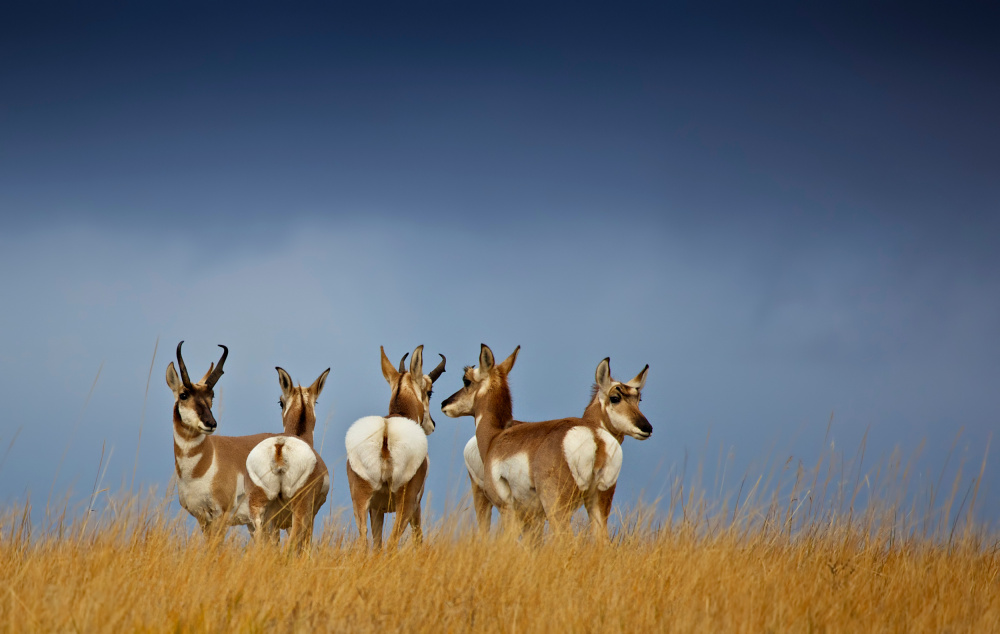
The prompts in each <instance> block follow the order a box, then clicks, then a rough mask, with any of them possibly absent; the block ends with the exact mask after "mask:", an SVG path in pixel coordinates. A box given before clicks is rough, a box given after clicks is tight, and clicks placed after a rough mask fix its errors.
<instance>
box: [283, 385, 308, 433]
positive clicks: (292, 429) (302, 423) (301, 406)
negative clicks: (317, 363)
mask: <svg viewBox="0 0 1000 634" xmlns="http://www.w3.org/2000/svg"><path fill="white" fill-rule="evenodd" d="M291 401H292V402H290V403H288V405H287V406H286V408H285V413H284V415H283V416H282V421H281V422H282V424H283V425H284V428H285V434H286V435H288V436H298V437H299V438H301V439H302V440H304V441H305V442H307V443H309V446H310V447H311V446H312V445H313V432H314V431H315V429H316V408H315V406H313V405H312V403H311V402H310V401H308V400H307V399H306V398H305V396H304V395H303V393H302V388H301V387H300V388H298V390H297V394H296V396H295V398H293V399H291Z"/></svg>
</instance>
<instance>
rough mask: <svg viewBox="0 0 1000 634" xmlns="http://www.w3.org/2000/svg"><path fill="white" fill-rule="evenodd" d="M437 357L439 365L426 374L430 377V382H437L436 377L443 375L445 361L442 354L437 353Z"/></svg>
mask: <svg viewBox="0 0 1000 634" xmlns="http://www.w3.org/2000/svg"><path fill="white" fill-rule="evenodd" d="M438 356H439V357H441V363H439V364H437V367H436V368H434V369H433V370H431V371H430V372H428V373H427V376H429V377H431V382H434V381H437V380H438V377H439V376H441V375H442V374H444V362H445V361H446V359H445V358H444V355H443V354H440V353H438Z"/></svg>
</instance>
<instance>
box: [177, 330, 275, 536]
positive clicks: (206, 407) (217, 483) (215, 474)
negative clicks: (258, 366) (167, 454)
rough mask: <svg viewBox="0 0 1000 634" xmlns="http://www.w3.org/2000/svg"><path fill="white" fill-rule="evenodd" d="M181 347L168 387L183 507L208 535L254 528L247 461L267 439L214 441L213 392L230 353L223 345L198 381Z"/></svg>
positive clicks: (221, 438) (256, 436) (223, 438)
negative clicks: (241, 526)
mask: <svg viewBox="0 0 1000 634" xmlns="http://www.w3.org/2000/svg"><path fill="white" fill-rule="evenodd" d="M183 343H184V342H183V341H181V342H180V343H178V344H177V366H178V368H179V369H180V375H179V376H178V373H177V370H175V369H174V363H173V361H171V362H170V364H169V365H168V366H167V386H168V387H170V390H171V391H172V392H173V393H174V466H175V468H176V471H177V496H178V498H179V500H180V503H181V506H182V507H184V509H185V510H187V512H188V513H190V514H191V515H193V516H194V518H195V519H196V520H198V523H199V524H200V525H201V528H202V530H203V531H204V532H205V534H206V535H208V534H210V533H212V532H214V531H218V532H225V529H226V528H227V527H229V526H233V525H238V524H244V525H247V526H249V525H250V513H249V504H248V502H249V499H248V493H249V491H250V490H251V489H252V488H254V484H253V483H252V482H251V481H250V476H249V474H248V473H247V465H246V462H247V455H248V454H249V453H250V450H251V449H253V448H254V446H256V445H257V443H259V442H261V441H262V440H264V439H265V438H268V437H270V436H273V435H274V434H254V435H252V436H215V435H213V434H214V433H215V430H216V427H217V426H218V424H217V423H216V421H215V416H214V415H213V414H212V399H213V398H214V397H215V392H214V390H213V388H214V387H215V384H216V383H217V382H218V381H219V378H220V377H221V376H222V373H223V371H222V367H223V365H225V363H226V357H228V356H229V349H228V348H226V346H223V345H220V346H219V347H220V348H222V357H221V358H220V359H219V363H218V365H216V364H214V363H213V364H212V365H211V366H209V368H208V372H206V373H205V376H203V377H202V378H201V380H200V381H198V382H197V383H194V382H193V381H191V378H190V377H189V376H188V371H187V367H186V366H185V365H184V358H183V357H182V356H181V345H183Z"/></svg>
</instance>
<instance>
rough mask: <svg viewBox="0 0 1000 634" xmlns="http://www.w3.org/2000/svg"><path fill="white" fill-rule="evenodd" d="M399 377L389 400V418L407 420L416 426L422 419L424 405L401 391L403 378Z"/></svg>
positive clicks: (410, 394) (408, 392)
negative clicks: (398, 417) (395, 417)
mask: <svg viewBox="0 0 1000 634" xmlns="http://www.w3.org/2000/svg"><path fill="white" fill-rule="evenodd" d="M405 376H406V375H400V376H399V379H398V380H397V381H396V385H395V386H394V388H393V390H392V397H391V398H390V399H389V416H390V417H391V416H402V417H403V418H409V419H410V420H412V421H414V422H415V423H417V424H418V425H419V424H420V423H421V421H423V419H424V404H423V403H421V402H419V401H418V400H417V399H416V398H415V396H414V395H413V394H412V393H410V391H405V392H404V390H403V378H404V377H405Z"/></svg>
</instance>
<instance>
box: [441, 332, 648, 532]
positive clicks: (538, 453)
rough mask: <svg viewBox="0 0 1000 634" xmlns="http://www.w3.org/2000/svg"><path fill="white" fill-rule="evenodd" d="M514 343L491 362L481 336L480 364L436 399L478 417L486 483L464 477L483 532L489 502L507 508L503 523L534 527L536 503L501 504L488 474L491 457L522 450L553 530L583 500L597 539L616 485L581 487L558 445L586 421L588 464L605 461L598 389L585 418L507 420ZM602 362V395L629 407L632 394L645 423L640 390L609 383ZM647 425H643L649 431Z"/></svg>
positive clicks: (605, 423)
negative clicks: (593, 447)
mask: <svg viewBox="0 0 1000 634" xmlns="http://www.w3.org/2000/svg"><path fill="white" fill-rule="evenodd" d="M519 349H520V348H518V349H517V350H515V351H514V353H513V354H511V356H510V357H508V358H507V359H506V360H505V361H504V362H503V363H501V364H499V365H494V363H493V354H492V351H490V350H489V348H488V347H487V346H486V345H485V344H484V345H483V346H482V350H481V352H480V366H479V367H478V368H471V367H470V368H466V370H465V375H464V377H463V383H464V387H463V389H462V390H459V392H456V394H455V395H453V396H452V397H450V398H449V399H447V400H446V401H445V402H444V403H443V404H442V410H443V411H444V412H445V413H446V414H448V415H449V416H461V415H473V416H474V417H475V418H476V442H477V445H478V447H479V450H480V455H481V456H482V458H483V464H484V467H485V468H484V472H485V474H486V477H484V479H483V482H484V485H485V487H484V489H480V487H478V486H477V485H476V482H475V480H474V479H473V478H472V477H471V475H470V482H471V483H472V489H473V503H474V505H475V510H476V517H477V521H478V522H479V526H480V530H481V531H484V532H488V530H489V523H490V515H491V514H492V509H491V506H494V505H496V506H498V508H501V515H507V516H508V517H506V518H505V523H508V524H510V523H514V524H518V525H519V528H523V527H524V525H525V524H528V525H529V527H532V528H533V529H534V530H538V523H539V519H540V518H539V517H538V516H539V514H538V509H530V508H505V507H504V506H503V505H502V504H498V503H499V502H501V500H502V499H503V498H502V496H501V495H499V493H498V492H497V490H496V489H495V482H494V480H493V477H491V476H490V475H489V474H491V469H492V465H493V464H494V463H496V462H498V461H501V460H504V459H508V458H511V457H513V456H516V455H517V454H522V453H523V454H526V455H527V457H528V460H529V465H530V471H531V476H532V483H533V485H534V488H535V490H536V491H537V492H538V496H539V498H540V501H541V505H542V511H543V513H544V516H545V518H546V519H548V520H549V523H550V525H551V526H552V528H553V530H556V531H566V530H568V525H569V518H570V516H571V515H572V513H573V511H574V510H575V509H577V508H579V507H580V506H581V505H583V506H584V507H585V508H586V509H587V513H588V515H589V516H590V518H591V530H592V532H593V534H594V535H595V536H596V537H599V538H601V539H607V518H608V515H609V513H610V508H611V502H612V499H613V497H614V488H615V487H614V485H612V486H611V487H610V488H609V489H608V490H606V491H601V490H600V489H599V488H597V487H596V486H591V487H590V488H589V489H588V490H585V491H581V490H580V488H579V486H578V485H577V483H576V482H575V480H574V478H573V476H572V474H571V472H570V468H569V465H568V463H567V461H566V457H565V453H564V441H565V439H566V436H567V434H568V433H569V432H570V430H572V429H573V428H575V427H585V428H589V429H591V430H592V431H593V432H594V440H595V442H596V444H597V446H598V451H597V454H596V456H595V464H594V471H595V472H597V471H599V470H600V469H601V468H602V467H603V466H604V460H605V459H606V455H607V454H606V452H605V451H602V450H601V449H602V447H606V445H605V443H606V442H607V437H602V436H601V435H600V434H598V433H596V430H598V429H605V428H606V427H611V424H610V421H609V420H608V416H607V415H606V413H605V412H604V409H603V408H602V402H601V399H600V398H599V396H601V393H602V392H601V390H600V389H598V390H595V392H594V394H593V395H592V398H591V404H589V405H588V407H587V409H586V410H585V412H584V418H564V419H558V420H552V421H543V422H538V423H529V424H525V423H523V422H522V421H516V420H513V419H512V418H511V399H510V390H509V387H508V384H507V374H508V373H509V371H510V368H511V367H513V364H514V361H515V360H516V358H517V353H518V350H519ZM607 364H608V360H607V359H605V360H604V361H602V362H601V364H600V365H599V366H598V371H597V376H598V380H599V381H603V383H604V386H603V387H604V395H605V396H607V395H608V394H610V393H612V392H613V393H614V394H615V397H616V398H617V399H619V403H617V404H615V406H616V407H619V408H625V409H629V408H630V407H631V405H630V404H629V400H630V399H631V400H634V401H635V403H636V406H635V407H634V412H635V413H634V414H633V415H634V416H635V420H636V421H637V422H639V421H641V422H639V425H640V427H642V426H644V427H649V423H648V421H646V419H645V416H643V415H642V414H641V412H639V411H638V407H637V403H638V398H639V390H638V389H636V388H633V387H630V386H629V385H626V384H621V383H617V382H615V383H614V384H613V385H610V386H609V384H608V381H609V380H610V375H609V374H608V366H607ZM647 369H648V366H647ZM602 370H603V372H604V377H603V379H602V375H601V373H602ZM645 372H646V370H645V369H644V370H643V372H642V373H640V376H641V377H643V380H644V377H645ZM638 378H639V377H637V379H638ZM634 380H636V379H634ZM463 393H464V394H463ZM449 408H450V409H451V411H449ZM651 431H652V429H651V428H649V432H650V433H651ZM637 433H640V434H644V433H646V432H645V431H642V432H637ZM647 435H648V434H647ZM613 437H614V438H615V440H617V441H618V442H619V443H620V442H621V439H622V438H623V437H624V434H622V433H620V432H619V431H618V430H616V432H615V433H614V434H613ZM512 517H513V519H512ZM514 520H516V521H514Z"/></svg>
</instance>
